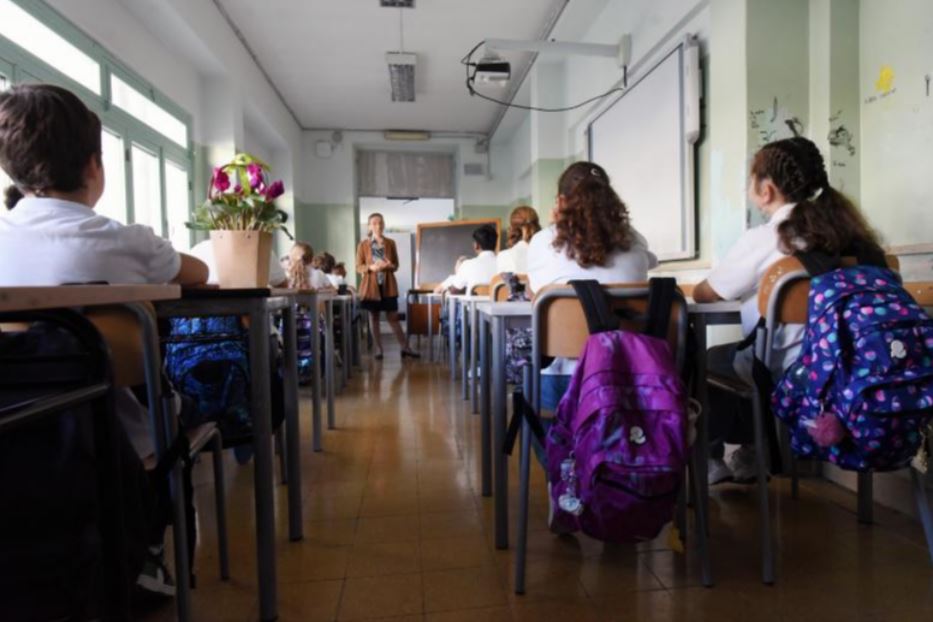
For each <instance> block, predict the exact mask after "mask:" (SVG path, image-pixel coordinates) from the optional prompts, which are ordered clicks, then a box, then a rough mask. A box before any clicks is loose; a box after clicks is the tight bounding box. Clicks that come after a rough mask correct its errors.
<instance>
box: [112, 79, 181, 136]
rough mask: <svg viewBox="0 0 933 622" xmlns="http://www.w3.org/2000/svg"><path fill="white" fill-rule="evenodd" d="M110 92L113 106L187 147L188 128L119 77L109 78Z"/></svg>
mask: <svg viewBox="0 0 933 622" xmlns="http://www.w3.org/2000/svg"><path fill="white" fill-rule="evenodd" d="M110 92H111V96H112V97H113V103H114V104H116V105H117V106H119V107H120V108H123V110H125V111H126V112H128V113H130V114H131V115H133V116H134V117H136V118H137V119H139V120H140V121H142V122H143V123H145V124H146V125H148V126H149V127H151V128H152V129H154V130H155V131H157V132H160V133H161V134H164V135H165V136H167V137H168V138H171V139H172V140H173V141H175V142H176V143H178V144H179V145H181V146H182V147H186V146H187V145H188V127H187V126H186V125H185V124H184V123H182V122H181V120H179V119H178V118H177V117H175V116H173V115H172V114H170V113H169V112H168V111H166V110H165V109H164V108H162V107H161V106H159V105H158V104H156V103H154V102H153V101H152V100H151V99H149V98H148V97H146V96H145V95H143V94H142V93H140V92H139V91H138V90H136V89H134V88H133V87H132V86H130V85H129V84H127V83H126V82H124V81H123V80H121V79H120V78H119V76H116V75H111V76H110Z"/></svg>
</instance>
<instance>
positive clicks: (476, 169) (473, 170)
mask: <svg viewBox="0 0 933 622" xmlns="http://www.w3.org/2000/svg"><path fill="white" fill-rule="evenodd" d="M463 174H464V175H469V176H471V177H473V176H479V175H485V174H486V167H485V166H483V163H482V162H466V163H464V165H463Z"/></svg>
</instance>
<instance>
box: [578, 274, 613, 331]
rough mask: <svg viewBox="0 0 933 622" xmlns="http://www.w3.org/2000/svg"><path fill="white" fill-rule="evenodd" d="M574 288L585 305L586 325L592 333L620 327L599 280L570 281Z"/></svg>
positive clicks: (581, 302)
mask: <svg viewBox="0 0 933 622" xmlns="http://www.w3.org/2000/svg"><path fill="white" fill-rule="evenodd" d="M570 285H572V286H573V290H574V291H575V292H576V293H577V298H579V299H580V304H581V305H583V313H584V315H586V325H587V327H588V328H589V330H590V334H591V335H595V334H596V333H605V332H607V331H610V330H616V329H618V328H619V320H618V318H617V317H616V316H615V315H613V313H612V308H611V307H610V306H609V301H608V300H606V292H605V291H604V290H603V288H602V286H600V284H599V281H596V280H593V279H586V280H574V281H570Z"/></svg>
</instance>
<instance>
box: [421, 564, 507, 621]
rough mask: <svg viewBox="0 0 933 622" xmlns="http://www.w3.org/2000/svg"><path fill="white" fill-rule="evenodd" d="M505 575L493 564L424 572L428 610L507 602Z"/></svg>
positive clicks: (454, 609)
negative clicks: (503, 578) (500, 573)
mask: <svg viewBox="0 0 933 622" xmlns="http://www.w3.org/2000/svg"><path fill="white" fill-rule="evenodd" d="M507 602H508V601H507V599H506V596H505V590H504V587H503V581H502V577H501V576H500V575H499V573H498V572H497V571H496V569H495V568H494V567H491V566H490V567H485V568H460V569H454V570H437V571H432V572H425V573H424V608H425V611H426V612H434V611H456V610H458V609H474V608H481V607H491V606H494V605H506V604H507Z"/></svg>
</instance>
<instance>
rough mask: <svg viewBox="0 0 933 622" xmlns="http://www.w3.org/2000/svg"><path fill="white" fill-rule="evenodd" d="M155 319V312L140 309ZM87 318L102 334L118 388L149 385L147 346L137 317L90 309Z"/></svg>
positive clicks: (119, 310)
mask: <svg viewBox="0 0 933 622" xmlns="http://www.w3.org/2000/svg"><path fill="white" fill-rule="evenodd" d="M140 306H141V308H146V309H147V310H148V311H150V312H151V313H152V314H153V317H154V316H155V309H154V308H153V307H152V305H150V304H148V303H146V304H144V305H140ZM85 316H86V317H87V319H88V320H90V322H91V323H92V324H94V326H95V327H96V328H97V330H98V331H99V332H100V334H101V336H102V337H103V338H104V341H106V342H107V345H108V346H109V348H110V358H111V361H112V363H113V384H114V386H115V387H133V386H138V385H143V384H145V383H146V366H145V360H146V356H145V346H144V337H143V330H142V326H141V325H140V322H139V318H138V317H137V315H136V314H135V313H134V312H133V311H131V310H130V309H128V308H125V307H100V308H96V307H95V308H91V309H88V310H87V311H86V312H85Z"/></svg>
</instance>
